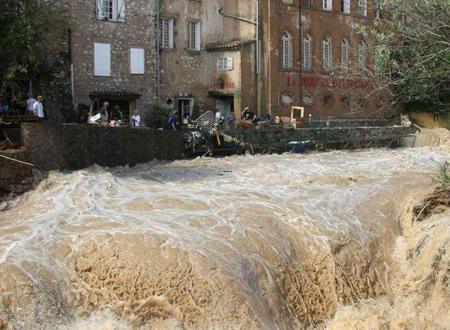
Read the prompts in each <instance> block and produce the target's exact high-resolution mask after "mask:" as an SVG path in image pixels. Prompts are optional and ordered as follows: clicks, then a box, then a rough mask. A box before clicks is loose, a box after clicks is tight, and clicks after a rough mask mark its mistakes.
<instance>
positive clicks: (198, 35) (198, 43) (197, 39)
mask: <svg viewBox="0 0 450 330" xmlns="http://www.w3.org/2000/svg"><path fill="white" fill-rule="evenodd" d="M200 48H201V23H200V22H197V23H195V49H196V50H200Z"/></svg>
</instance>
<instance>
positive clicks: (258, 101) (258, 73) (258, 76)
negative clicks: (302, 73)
mask: <svg viewBox="0 0 450 330" xmlns="http://www.w3.org/2000/svg"><path fill="white" fill-rule="evenodd" d="M255 6H256V8H255V12H256V45H255V47H256V50H255V56H256V108H257V110H256V111H257V113H258V116H259V117H261V68H260V62H261V54H260V39H259V38H260V35H259V30H260V21H259V0H255Z"/></svg>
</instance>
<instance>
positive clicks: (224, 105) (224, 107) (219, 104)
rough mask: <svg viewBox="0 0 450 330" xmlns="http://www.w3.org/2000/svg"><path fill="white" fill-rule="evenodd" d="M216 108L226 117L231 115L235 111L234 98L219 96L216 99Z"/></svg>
mask: <svg viewBox="0 0 450 330" xmlns="http://www.w3.org/2000/svg"><path fill="white" fill-rule="evenodd" d="M216 109H217V111H219V112H220V113H221V114H222V116H223V117H224V118H227V117H229V116H230V115H231V113H232V112H234V98H233V97H224V98H218V99H217V101H216Z"/></svg>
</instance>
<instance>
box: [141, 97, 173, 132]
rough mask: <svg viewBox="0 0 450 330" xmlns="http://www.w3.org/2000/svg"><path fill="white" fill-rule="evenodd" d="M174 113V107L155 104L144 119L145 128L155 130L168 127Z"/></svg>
mask: <svg viewBox="0 0 450 330" xmlns="http://www.w3.org/2000/svg"><path fill="white" fill-rule="evenodd" d="M173 111H174V110H173V107H171V106H169V105H167V104H163V103H154V104H153V105H152V108H151V110H150V111H149V112H148V114H147V115H146V116H145V118H144V122H145V126H147V127H150V128H154V129H157V128H162V127H164V126H166V124H167V122H168V121H169V117H170V114H171V113H172V112H173Z"/></svg>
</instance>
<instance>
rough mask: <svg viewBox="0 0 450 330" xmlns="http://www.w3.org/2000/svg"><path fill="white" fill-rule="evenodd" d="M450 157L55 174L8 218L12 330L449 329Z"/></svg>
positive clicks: (248, 160)
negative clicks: (439, 208)
mask: <svg viewBox="0 0 450 330" xmlns="http://www.w3.org/2000/svg"><path fill="white" fill-rule="evenodd" d="M448 158H449V150H448V148H447V147H444V146H441V147H423V148H417V149H403V150H367V151H360V152H331V153H324V154H312V155H307V156H300V155H292V154H286V155H282V156H256V157H249V156H248V157H241V156H240V157H229V158H224V159H196V160H190V161H177V162H173V163H158V162H154V163H149V164H144V165H140V166H137V167H135V168H132V169H130V168H115V169H104V168H100V167H91V168H89V169H86V170H83V171H77V172H72V173H58V172H53V173H50V175H49V177H48V178H47V179H46V180H44V181H43V182H41V184H40V185H39V186H38V187H37V188H36V189H35V190H34V191H32V192H30V193H28V194H26V195H24V196H22V197H21V198H18V199H17V200H14V201H12V202H10V203H9V205H7V206H6V208H5V210H4V211H2V212H0V328H2V326H3V327H5V328H7V329H9V328H10V329H32V328H33V329H55V328H57V329H140V328H142V329H155V328H156V329H211V328H218V329H222V328H224V329H238V328H239V329H291V328H295V329H298V328H307V327H319V328H322V327H329V328H330V329H343V328H346V329H349V328H361V329H367V328H370V327H372V328H374V329H375V328H380V327H385V328H401V329H403V328H410V329H413V328H416V329H425V328H427V327H428V326H429V327H431V328H445V327H446V326H448V324H450V316H449V313H448V304H449V302H450V298H449V297H450V280H449V278H450V270H449V265H450V261H449V258H450V250H449V244H450V243H449V242H450V231H449V230H450V229H449V228H450V219H449V218H450V216H449V212H448V211H447V212H446V213H444V214H442V215H440V216H436V217H435V218H432V219H431V220H429V221H424V222H423V223H420V224H418V223H417V224H416V223H415V222H414V219H413V218H412V215H411V214H412V213H411V209H412V207H413V206H414V205H415V204H414V203H415V202H416V201H417V200H418V198H419V197H420V196H423V194H425V193H427V192H428V189H430V188H429V187H431V179H430V177H431V175H432V174H433V173H434V172H435V171H436V169H437V168H438V166H439V165H440V164H442V163H443V162H444V161H445V160H448Z"/></svg>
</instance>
